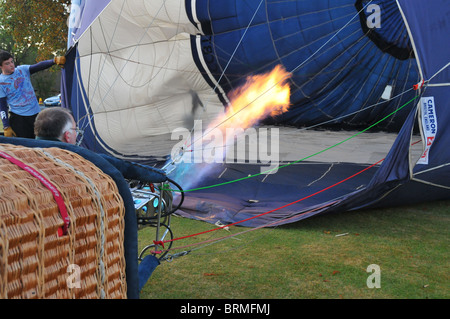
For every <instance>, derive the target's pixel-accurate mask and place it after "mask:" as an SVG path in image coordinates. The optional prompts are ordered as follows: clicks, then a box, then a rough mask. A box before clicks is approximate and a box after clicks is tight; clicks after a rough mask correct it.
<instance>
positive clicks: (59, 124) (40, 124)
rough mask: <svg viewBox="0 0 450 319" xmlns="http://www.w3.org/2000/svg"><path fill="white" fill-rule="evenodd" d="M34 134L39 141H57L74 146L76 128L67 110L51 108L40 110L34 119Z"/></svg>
mask: <svg viewBox="0 0 450 319" xmlns="http://www.w3.org/2000/svg"><path fill="white" fill-rule="evenodd" d="M34 134H35V135H36V137H38V138H40V139H57V140H60V141H62V142H66V143H70V144H75V143H76V139H77V127H76V123H75V120H74V118H73V116H72V114H71V113H70V111H69V110H68V109H65V108H62V107H51V108H47V109H44V110H42V111H41V112H40V113H39V114H38V116H37V117H36V121H35V122H34Z"/></svg>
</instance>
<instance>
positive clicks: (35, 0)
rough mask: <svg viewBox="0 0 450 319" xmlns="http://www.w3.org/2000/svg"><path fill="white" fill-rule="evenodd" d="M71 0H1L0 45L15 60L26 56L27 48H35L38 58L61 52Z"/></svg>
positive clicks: (65, 43)
mask: <svg viewBox="0 0 450 319" xmlns="http://www.w3.org/2000/svg"><path fill="white" fill-rule="evenodd" d="M70 2H71V1H70V0H14V1H7V0H0V14H1V15H0V25H1V28H0V33H1V36H0V40H1V41H2V43H1V45H2V48H3V49H4V50H9V51H10V52H11V53H12V54H13V55H14V57H15V60H16V63H17V64H21V62H23V61H22V60H21V59H22V58H24V57H25V56H27V54H28V53H29V51H30V50H35V52H37V56H36V60H37V61H39V60H45V59H49V58H51V57H53V56H55V55H61V54H64V52H65V49H66V46H67V24H66V21H67V18H68V16H69V7H70ZM11 40H12V41H11ZM3 41H6V42H3ZM8 46H9V47H8ZM33 62H35V61H33Z"/></svg>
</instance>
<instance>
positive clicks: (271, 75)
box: [209, 65, 292, 130]
mask: <svg viewBox="0 0 450 319" xmlns="http://www.w3.org/2000/svg"><path fill="white" fill-rule="evenodd" d="M291 76H292V74H291V73H289V72H287V71H286V70H285V69H284V68H283V67H282V66H281V65H277V66H276V67H275V68H274V69H273V70H272V71H270V72H268V73H265V74H260V75H254V76H249V77H248V78H247V81H246V83H245V84H244V85H243V86H241V87H239V88H238V89H236V90H235V91H234V92H232V93H231V95H230V101H231V102H230V104H229V105H228V107H227V110H226V112H225V113H224V114H223V115H222V116H220V117H218V118H217V119H216V120H215V121H214V122H213V123H211V124H210V126H209V127H218V128H220V127H221V128H220V129H221V130H224V129H226V128H238V127H239V128H242V129H246V128H249V127H252V126H254V125H255V124H257V123H258V122H260V121H261V120H263V119H265V118H267V117H268V116H276V115H279V114H282V113H284V112H286V111H287V110H288V109H289V104H290V102H289V97H290V87H289V84H288V81H287V80H288V79H289V78H290V77H291Z"/></svg>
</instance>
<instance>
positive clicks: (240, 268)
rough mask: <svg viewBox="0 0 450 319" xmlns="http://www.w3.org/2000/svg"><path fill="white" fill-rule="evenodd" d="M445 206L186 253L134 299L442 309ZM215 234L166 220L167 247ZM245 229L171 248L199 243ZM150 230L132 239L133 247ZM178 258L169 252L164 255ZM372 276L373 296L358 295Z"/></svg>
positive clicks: (447, 287)
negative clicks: (404, 303) (421, 304)
mask: <svg viewBox="0 0 450 319" xmlns="http://www.w3.org/2000/svg"><path fill="white" fill-rule="evenodd" d="M449 221H450V201H441V202H434V203H424V204H420V205H415V206H404V207H398V208H388V209H377V210H361V211H354V212H345V213H338V214H327V215H323V216H317V217H312V218H309V219H306V220H303V221H300V222H297V223H294V224H289V225H285V226H280V227H277V228H266V229H258V230H254V231H249V232H246V233H244V234H242V235H239V236H236V237H230V238H228V239H226V240H223V241H220V242H218V243H214V244H212V245H208V246H205V245H197V246H193V247H190V249H192V251H191V252H190V253H189V254H188V255H186V256H183V257H179V258H174V259H173V260H172V261H171V262H167V261H164V262H162V263H161V265H159V266H158V267H157V268H156V270H155V271H154V272H153V274H152V276H151V278H150V280H149V281H148V283H147V284H146V286H145V287H144V288H143V290H142V292H141V298H142V299H224V298H225V299H228V298H230V299H260V298H263V299H340V298H343V299H372V298H377V299H427V298H430V299H447V298H449V297H450V280H449V279H450V278H449V273H450V267H449V265H450V264H449V259H448V257H449V254H448V253H449V225H450V224H449ZM212 228H216V226H214V225H211V224H207V223H204V222H200V221H195V220H190V219H185V218H181V217H173V218H172V230H173V231H174V234H175V235H174V236H175V238H177V237H181V236H185V235H190V234H195V233H198V232H201V231H204V230H207V229H212ZM246 230H251V228H244V227H232V228H230V230H229V231H226V230H219V231H214V232H210V233H207V234H203V235H200V236H197V237H195V238H189V239H186V240H185V239H183V240H179V241H175V242H174V245H173V247H174V248H175V247H180V246H184V245H187V244H191V243H199V242H201V241H205V240H208V239H212V238H219V237H223V236H227V235H229V234H231V233H240V232H243V231H246ZM153 232H154V229H152V228H146V229H144V230H141V231H140V232H139V242H140V246H141V247H143V246H144V245H145V244H150V243H151V242H152V240H153V239H154V238H153V236H154V235H153ZM180 251H182V250H175V251H173V252H174V253H176V252H180ZM372 264H375V265H378V266H379V270H380V272H379V280H380V281H379V283H380V286H381V287H380V288H368V284H367V283H368V281H369V282H370V283H373V282H375V281H374V280H372V279H370V280H368V278H369V276H371V278H372V277H373V276H375V275H376V274H375V273H373V272H372V271H370V272H368V271H367V268H368V266H369V265H372Z"/></svg>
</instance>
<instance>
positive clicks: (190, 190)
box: [171, 95, 418, 193]
mask: <svg viewBox="0 0 450 319" xmlns="http://www.w3.org/2000/svg"><path fill="white" fill-rule="evenodd" d="M417 97H418V95H416V96H415V97H413V98H412V99H411V100H409V101H408V102H406V103H405V104H403V105H402V106H401V107H400V108H398V109H396V110H395V111H393V112H391V113H390V114H388V115H386V116H385V117H383V118H382V119H381V120H379V121H377V122H375V123H374V124H372V125H370V126H368V127H367V128H365V129H364V130H362V131H359V132H357V133H356V134H353V135H352V136H350V137H348V138H346V139H344V140H342V141H340V142H338V143H336V144H334V145H332V146H329V147H327V148H325V149H323V150H321V151H319V152H316V153H314V154H312V155H309V156H306V157H304V158H302V159H299V160H296V161H293V162H290V163H288V164H285V165H282V166H279V167H275V168H272V169H269V170H266V171H264V172H260V173H257V174H254V175H249V176H245V177H241V178H238V179H235V180H231V181H227V182H223V183H218V184H214V185H208V186H203V187H198V188H192V189H187V190H178V189H171V191H174V192H184V193H186V192H193V191H198V190H202V189H208V188H214V187H218V186H223V185H227V184H232V183H236V182H239V181H243V180H246V179H249V178H253V177H256V176H260V175H265V174H268V173H270V172H272V171H274V170H278V169H280V168H284V167H288V166H291V165H293V164H297V163H299V162H302V161H305V160H307V159H309V158H311V157H314V156H316V155H319V154H321V153H324V152H326V151H328V150H330V149H332V148H335V147H337V146H339V145H341V144H343V143H345V142H347V141H349V140H351V139H353V138H355V137H356V136H358V135H360V134H362V133H364V132H366V131H368V130H370V129H371V128H373V127H375V126H376V125H378V124H379V123H381V122H383V121H384V120H386V119H387V118H389V117H390V116H392V115H393V114H395V113H396V112H398V111H400V110H401V109H403V108H404V107H405V106H407V105H408V104H410V103H411V102H412V101H414V100H415V99H417Z"/></svg>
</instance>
